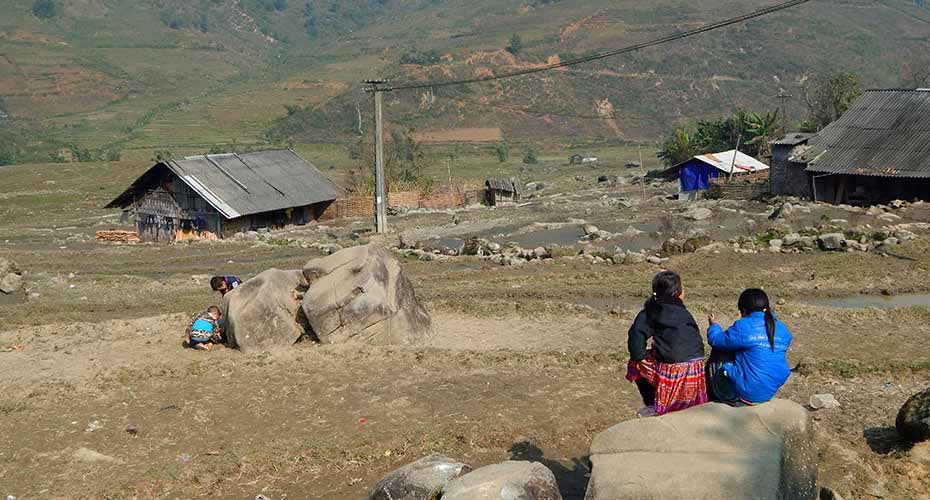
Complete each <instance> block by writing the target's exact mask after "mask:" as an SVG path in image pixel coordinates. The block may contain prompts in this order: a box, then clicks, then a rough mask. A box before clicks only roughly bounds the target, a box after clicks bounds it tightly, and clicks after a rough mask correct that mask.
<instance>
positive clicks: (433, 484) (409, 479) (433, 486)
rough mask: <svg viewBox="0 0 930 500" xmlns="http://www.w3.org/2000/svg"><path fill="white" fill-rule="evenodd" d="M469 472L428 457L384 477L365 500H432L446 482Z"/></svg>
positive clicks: (459, 465)
mask: <svg viewBox="0 0 930 500" xmlns="http://www.w3.org/2000/svg"><path fill="white" fill-rule="evenodd" d="M470 471H471V467H469V466H468V465H465V464H463V463H459V462H456V461H455V460H452V459H451V458H448V457H444V456H442V455H430V456H428V457H423V458H421V459H420V460H417V461H416V462H413V463H410V464H407V465H405V466H403V467H401V468H399V469H397V470H395V471H394V472H391V473H390V474H388V475H387V476H384V478H383V479H382V480H380V481H378V484H376V485H375V487H374V489H372V490H371V492H370V493H369V494H368V500H433V499H435V498H439V495H440V494H441V492H442V490H443V488H444V487H445V486H446V484H448V483H449V481H452V480H453V479H455V478H457V477H459V476H461V475H462V474H466V473H468V472H470Z"/></svg>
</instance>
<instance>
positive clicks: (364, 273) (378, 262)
mask: <svg viewBox="0 0 930 500" xmlns="http://www.w3.org/2000/svg"><path fill="white" fill-rule="evenodd" d="M303 274H304V278H305V279H306V280H307V283H308V284H309V289H308V290H307V292H306V294H305V295H304V298H303V305H302V307H303V311H304V314H305V315H306V318H307V320H308V321H309V325H310V327H311V328H312V330H313V334H314V335H315V336H316V338H317V339H318V340H319V341H321V342H326V343H341V342H346V341H349V340H356V341H363V342H366V343H369V344H379V345H396V344H415V343H418V342H420V341H422V339H423V338H424V337H426V336H428V335H429V332H430V324H431V322H430V317H429V315H428V314H427V313H426V311H425V310H424V309H423V308H422V307H421V306H420V304H419V303H418V302H417V297H416V294H415V293H414V291H413V286H412V285H411V284H410V282H409V281H408V280H407V278H406V277H405V276H404V272H403V270H402V269H401V267H400V264H399V263H398V262H397V260H396V259H395V258H394V257H393V256H392V255H391V253H390V252H388V251H387V250H386V249H385V248H384V247H381V246H379V245H375V244H370V245H363V246H357V247H351V248H347V249H345V250H341V251H339V252H336V253H334V254H333V255H330V256H329V257H324V258H322V259H315V260H311V261H310V262H308V263H307V265H306V266H304V270H303Z"/></svg>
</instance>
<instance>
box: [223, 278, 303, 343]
mask: <svg viewBox="0 0 930 500" xmlns="http://www.w3.org/2000/svg"><path fill="white" fill-rule="evenodd" d="M305 288H306V282H305V281H304V277H303V274H302V273H301V272H300V271H297V270H293V271H282V270H280V269H269V270H267V271H264V272H262V273H260V274H258V275H256V276H255V277H254V278H252V279H250V280H247V281H245V282H244V283H242V284H241V285H239V286H238V287H236V289H235V290H233V291H231V292H229V293H227V294H226V297H225V303H226V312H225V323H226V339H227V341H228V342H229V345H231V346H233V347H238V348H240V349H242V350H246V351H247V350H251V349H263V348H267V347H273V346H289V345H291V344H293V343H294V342H297V340H298V339H300V336H301V335H303V334H304V328H303V327H302V326H301V322H302V318H300V317H299V316H298V313H299V311H300V295H301V293H302V291H303V290H304V289H305Z"/></svg>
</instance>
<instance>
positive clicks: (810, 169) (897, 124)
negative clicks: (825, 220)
mask: <svg viewBox="0 0 930 500" xmlns="http://www.w3.org/2000/svg"><path fill="white" fill-rule="evenodd" d="M788 160H789V162H790V163H792V164H801V165H804V170H805V172H806V173H807V174H808V175H809V176H810V181H811V194H812V195H813V198H814V199H815V200H817V201H826V202H831V203H850V204H857V205H867V204H873V203H886V202H889V201H891V200H895V199H904V200H911V199H915V198H917V199H922V200H930V89H916V90H869V91H866V92H864V93H863V94H862V96H860V97H859V98H858V99H857V100H856V101H855V102H854V103H853V104H852V105H851V106H850V108H849V109H848V110H847V111H846V113H844V114H843V116H841V117H840V118H839V119H838V120H836V121H835V122H833V123H831V124H829V125H827V126H826V127H825V128H824V129H823V130H821V131H820V132H819V133H818V134H817V135H816V136H815V137H812V138H809V139H807V141H806V144H805V145H803V147H798V150H797V151H796V152H795V153H794V154H793V155H792V156H790V157H789V158H788Z"/></svg>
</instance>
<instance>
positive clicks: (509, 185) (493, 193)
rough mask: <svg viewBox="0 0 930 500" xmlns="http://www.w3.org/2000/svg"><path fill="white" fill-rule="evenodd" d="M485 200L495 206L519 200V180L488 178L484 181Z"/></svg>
mask: <svg viewBox="0 0 930 500" xmlns="http://www.w3.org/2000/svg"><path fill="white" fill-rule="evenodd" d="M484 188H485V202H486V203H487V204H488V205H489V206H492V207H494V206H497V205H501V204H507V203H515V202H517V201H520V192H521V189H520V182H519V181H517V180H515V179H488V180H486V181H484Z"/></svg>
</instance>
